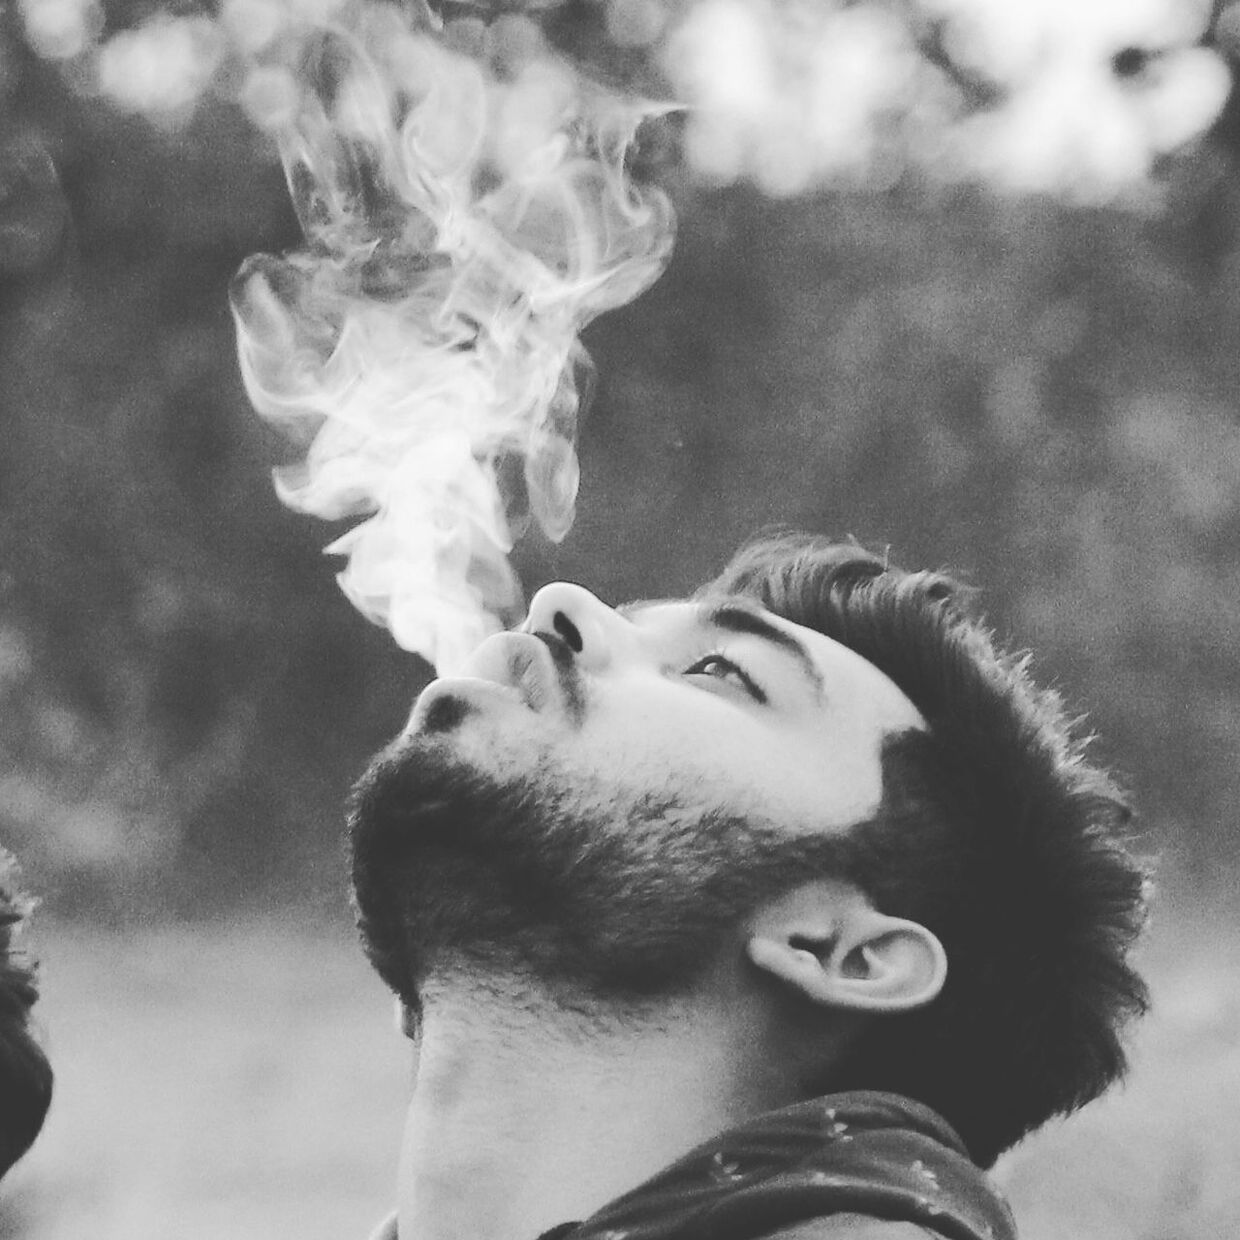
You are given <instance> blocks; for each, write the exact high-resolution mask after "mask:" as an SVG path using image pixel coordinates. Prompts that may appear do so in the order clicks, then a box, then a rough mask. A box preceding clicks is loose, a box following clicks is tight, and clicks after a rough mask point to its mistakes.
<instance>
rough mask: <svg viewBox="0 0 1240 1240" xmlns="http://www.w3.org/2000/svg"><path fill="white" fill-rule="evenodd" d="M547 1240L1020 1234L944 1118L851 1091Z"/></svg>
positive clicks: (751, 1134)
mask: <svg viewBox="0 0 1240 1240" xmlns="http://www.w3.org/2000/svg"><path fill="white" fill-rule="evenodd" d="M384 1235H387V1236H389V1237H395V1226H394V1225H393V1226H392V1227H391V1230H390V1231H388V1232H383V1231H381V1232H380V1233H379V1236H380V1237H382V1236H384ZM410 1240H416V1237H412V1238H410ZM513 1240H522V1238H521V1237H513ZM540 1240H1016V1229H1015V1225H1014V1223H1013V1221H1012V1215H1011V1213H1010V1211H1009V1210H1008V1208H1007V1205H1006V1204H1005V1203H1004V1201H1003V1199H1002V1198H1001V1197H1000V1196H999V1194H998V1193H997V1192H996V1190H995V1189H994V1187H993V1186H992V1185H991V1184H990V1182H989V1180H987V1178H986V1176H985V1174H984V1173H983V1172H982V1171H981V1170H980V1169H979V1168H978V1167H977V1166H976V1165H974V1163H973V1162H972V1161H971V1160H970V1159H969V1157H968V1155H967V1154H966V1153H965V1150H964V1146H963V1144H962V1143H961V1141H960V1138H959V1137H957V1136H956V1134H955V1133H954V1132H953V1131H952V1129H951V1128H950V1127H948V1125H947V1124H946V1123H945V1122H944V1121H943V1120H942V1119H940V1118H939V1116H938V1115H936V1114H935V1113H934V1112H933V1111H931V1110H929V1109H928V1108H926V1107H923V1106H921V1105H920V1104H919V1103H916V1102H911V1101H910V1100H909V1099H907V1098H901V1097H898V1096H896V1095H895V1094H880V1093H849V1094H832V1095H830V1096H828V1097H824V1098H816V1099H814V1100H812V1101H810V1102H802V1103H798V1104H797V1105H795V1106H791V1107H786V1108H785V1109H783V1110H781V1111H773V1112H771V1113H770V1114H767V1115H761V1116H758V1117H757V1118H756V1119H753V1120H750V1121H749V1122H747V1123H745V1124H742V1125H740V1126H739V1127H737V1128H733V1129H731V1130H730V1131H728V1132H725V1133H722V1134H721V1135H720V1136H718V1137H715V1138H714V1139H713V1140H711V1141H708V1142H706V1144H704V1145H700V1146H698V1148H697V1149H695V1150H693V1151H691V1152H690V1153H688V1154H686V1155H685V1157H684V1158H681V1159H679V1160H678V1161H676V1162H674V1163H673V1164H672V1165H671V1166H670V1167H668V1168H667V1169H666V1170H665V1171H663V1172H661V1173H660V1174H658V1175H656V1176H655V1177H654V1178H653V1179H650V1180H647V1181H646V1182H645V1183H644V1184H642V1185H639V1186H638V1187H637V1188H635V1189H633V1191H632V1192H629V1193H626V1194H625V1195H624V1196H623V1197H619V1198H617V1199H616V1200H615V1201H613V1202H612V1203H611V1204H610V1205H607V1206H604V1207H603V1209H602V1210H600V1211H599V1212H598V1213H597V1214H595V1215H593V1216H592V1217H591V1218H588V1219H586V1220H585V1221H584V1222H577V1223H564V1224H562V1225H561V1226H559V1227H555V1228H553V1229H552V1230H551V1231H549V1232H547V1233H545V1234H544V1235H543V1236H542V1237H541V1238H540Z"/></svg>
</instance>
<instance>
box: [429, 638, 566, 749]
mask: <svg viewBox="0 0 1240 1240" xmlns="http://www.w3.org/2000/svg"><path fill="white" fill-rule="evenodd" d="M558 642H559V639H558V638H556V637H553V636H551V637H545V636H544V635H543V634H533V633H497V634H496V635H495V636H494V637H489V638H488V639H487V640H486V641H485V642H483V643H482V645H481V646H479V647H478V649H477V650H476V651H474V653H473V654H472V655H471V656H470V657H469V659H468V660H467V661H466V662H465V664H464V666H463V667H462V668H461V670H460V672H459V673H458V674H457V675H454V676H445V677H442V678H440V679H439V680H434V681H432V682H431V683H430V684H429V685H428V686H427V687H426V689H425V690H424V691H423V692H422V694H421V696H420V697H419V698H418V701H417V704H416V705H415V707H414V712H413V715H412V717H411V718H410V721H409V722H410V727H411V728H413V729H414V730H418V731H431V732H442V731H451V730H452V728H453V727H455V726H456V724H458V723H459V722H460V721H461V720H462V719H464V718H465V717H466V716H468V715H470V714H472V713H474V711H475V710H477V709H479V708H481V707H482V706H484V705H485V702H486V701H487V700H488V699H491V700H494V696H495V692H496V690H499V691H500V693H501V694H502V695H503V696H504V697H508V698H510V699H511V698H514V697H515V698H517V699H518V700H519V701H520V702H521V703H522V705H524V706H525V707H526V708H527V709H529V710H532V711H535V712H542V711H547V710H556V709H564V708H566V707H567V706H568V705H569V704H570V702H569V699H570V697H571V696H572V695H571V694H570V693H568V691H567V687H566V685H565V680H566V679H567V678H566V677H565V676H562V675H561V672H560V668H559V666H558V660H557V658H556V650H555V645H556V644H557V643H558ZM565 651H566V653H567V648H565Z"/></svg>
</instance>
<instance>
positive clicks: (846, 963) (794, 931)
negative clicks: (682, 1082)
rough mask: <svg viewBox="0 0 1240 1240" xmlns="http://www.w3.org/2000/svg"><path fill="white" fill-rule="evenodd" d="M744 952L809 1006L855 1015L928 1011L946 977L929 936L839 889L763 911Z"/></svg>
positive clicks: (809, 891)
mask: <svg viewBox="0 0 1240 1240" xmlns="http://www.w3.org/2000/svg"><path fill="white" fill-rule="evenodd" d="M745 948H746V954H747V955H748V957H749V960H750V962H751V963H752V964H754V965H755V966H756V967H757V968H759V969H761V970H762V971H763V972H765V973H766V974H768V975H769V976H771V977H774V978H776V979H777V980H778V981H780V982H782V983H783V984H785V985H786V986H790V987H792V988H793V989H794V990H796V991H799V992H800V993H801V994H802V995H803V996H804V997H805V998H807V999H809V1000H810V1001H811V1002H813V1003H817V1004H820V1005H822V1006H823V1007H832V1008H841V1009H844V1010H847V1011H853V1012H870V1013H873V1014H875V1015H877V1014H879V1013H883V1012H906V1011H909V1010H911V1009H913V1008H917V1007H923V1006H924V1005H925V1004H927V1003H929V1002H931V1000H933V999H934V998H935V997H936V996H937V995H938V993H939V992H940V991H941V990H942V989H943V983H944V981H945V980H946V978H947V953H946V952H945V951H944V950H943V945H942V943H940V942H939V940H938V937H937V936H936V935H935V934H934V933H933V932H932V931H930V930H927V929H926V927H925V926H923V925H920V924H919V923H917V922H915V921H908V920H906V919H905V918H902V917H890V916H888V915H887V914H886V913H880V912H878V911H877V910H876V909H874V908H872V907H871V906H870V904H869V903H868V901H866V900H865V899H864V898H863V897H862V896H861V895H860V893H858V892H857V891H856V889H855V888H851V887H848V886H845V885H842V884H841V885H837V884H827V883H813V884H808V885H807V886H805V887H802V888H798V890H797V891H795V892H793V893H792V894H791V895H790V896H787V897H785V898H783V899H781V900H778V901H776V902H774V903H773V904H771V905H768V906H767V907H766V908H764V909H761V910H760V911H759V912H758V913H757V914H756V915H755V917H754V919H753V923H752V927H751V932H750V936H749V938H748V940H747V941H746V945H745Z"/></svg>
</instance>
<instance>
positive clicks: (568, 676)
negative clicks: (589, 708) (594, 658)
mask: <svg viewBox="0 0 1240 1240" xmlns="http://www.w3.org/2000/svg"><path fill="white" fill-rule="evenodd" d="M532 636H534V637H537V638H538V640H539V641H540V642H542V643H543V645H544V646H546V647H547V649H548V650H549V651H550V652H551V665H552V667H553V668H554V669H555V677H556V682H557V685H558V687H559V690H560V695H561V697H562V699H563V701H564V708H565V710H566V712H567V714H568V717H569V720H570V721H571V722H572V723H573V725H574V726H579V725H580V724H581V721H582V720H583V719H584V718H585V707H586V695H585V686H584V684H583V683H582V679H581V672H580V671H579V670H578V667H577V659H576V656H575V654H574V652H573V648H572V647H571V646H570V645H569V644H568V642H566V641H565V640H564V638H562V637H561V636H560V635H559V633H548V632H547V631H546V630H545V629H535V630H534V632H533V633H532Z"/></svg>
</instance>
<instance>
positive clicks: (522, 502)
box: [232, 8, 673, 673]
mask: <svg viewBox="0 0 1240 1240" xmlns="http://www.w3.org/2000/svg"><path fill="white" fill-rule="evenodd" d="M468 29H469V33H470V38H471V41H472V43H473V45H474V46H473V47H472V48H471V49H469V50H468V51H466V50H456V49H455V48H454V47H453V46H451V45H450V43H451V40H450V38H447V37H445V32H444V30H443V29H442V28H440V27H439V23H438V22H437V21H436V20H435V19H434V18H433V17H432V16H431V15H430V14H429V13H427V14H423V15H422V16H421V17H420V18H418V19H416V20H412V21H411V20H410V19H409V18H408V17H407V16H403V15H400V14H398V13H397V12H396V11H395V10H391V9H386V8H382V9H380V8H370V9H366V10H364V11H361V12H360V13H359V14H358V15H357V16H356V17H355V18H354V19H352V20H350V21H349V22H348V23H347V24H344V23H341V24H340V25H338V26H335V27H333V28H331V29H325V30H318V31H316V32H314V33H313V34H312V35H307V36H305V37H304V38H303V39H302V40H300V42H299V46H298V47H297V49H296V53H295V59H289V60H287V62H286V63H287V65H288V67H289V68H290V69H291V72H289V73H288V74H287V75H286V80H287V83H288V85H289V90H288V92H287V93H288V96H289V99H288V103H287V106H286V107H285V109H284V114H283V115H282V116H281V117H280V120H279V123H278V124H277V125H276V126H274V128H275V130H276V136H277V139H278V142H279V147H280V152H281V157H282V159H283V163H284V168H285V172H286V176H287V179H288V185H289V189H290V192H291V194H292V198H293V202H294V205H295V207H296V211H297V215H298V218H299V220H300V223H301V226H302V229H303V231H304V234H305V240H306V244H305V246H304V248H302V249H300V250H298V251H296V252H294V253H291V254H287V255H284V256H282V257H273V256H271V255H257V256H255V257H253V258H251V259H250V260H249V261H248V262H247V263H246V264H245V266H244V267H243V268H242V270H241V271H240V272H239V273H238V276H237V279H236V281H235V283H234V288H233V295H232V305H233V312H234V316H235V319H236V323H237V334H238V347H239V352H240V359H241V367H242V372H243V374H244V377H245V382H246V387H247V390H248V392H249V395H250V398H251V400H252V401H253V403H254V405H255V407H256V408H257V409H258V411H259V412H260V413H261V414H262V415H263V416H264V417H266V418H269V419H271V420H272V421H273V422H276V423H278V424H280V425H281V426H282V427H284V428H285V429H286V430H287V431H288V432H289V433H290V435H291V436H292V437H293V438H294V439H295V440H296V441H297V443H298V444H299V445H301V446H303V447H304V449H305V452H304V456H303V457H302V458H301V459H300V460H298V461H296V462H295V463H293V464H290V465H286V466H283V467H281V468H280V469H278V470H277V471H276V487H277V490H278V492H279V494H280V497H281V498H282V499H283V500H284V502H285V503H287V504H289V505H290V506H292V507H294V508H297V509H300V510H301V511H304V512H309V513H313V514H314V515H316V516H319V517H323V518H327V519H329V520H336V519H341V518H361V520H360V521H359V522H358V523H357V524H355V525H354V526H353V527H352V528H351V529H349V530H348V532H347V533H345V534H344V535H343V536H342V537H340V538H338V539H337V540H336V541H335V542H333V543H332V544H331V545H330V546H329V547H328V548H327V550H328V551H329V552H333V553H337V554H342V555H347V556H348V564H347V566H346V567H345V569H344V571H343V572H342V573H341V574H340V578H339V580H340V584H341V586H342V588H343V589H344V591H345V593H346V594H347V595H348V597H349V598H350V599H351V600H352V602H353V603H354V604H355V605H356V606H357V607H358V608H359V609H360V610H361V611H362V612H364V613H365V614H366V615H367V616H369V617H370V618H371V619H373V620H375V621H378V622H380V623H382V624H385V625H387V626H388V627H389V628H390V629H391V631H392V633H393V635H394V637H395V638H396V640H397V641H398V642H399V643H400V645H401V646H403V647H405V648H406V649H408V650H411V651H416V652H417V653H419V654H421V655H423V656H424V657H425V658H426V659H428V660H429V661H430V662H432V663H433V664H435V665H436V667H437V668H438V670H439V671H440V672H441V673H442V672H444V671H447V670H450V669H451V668H452V667H453V666H454V665H456V664H457V663H458V662H459V660H460V659H461V658H463V657H464V655H466V654H467V653H468V652H469V651H470V650H471V649H473V647H474V646H475V645H476V644H477V643H478V642H479V641H480V640H481V639H482V638H483V637H485V636H486V635H487V634H488V633H490V632H493V631H495V630H497V629H498V628H500V627H501V626H502V625H503V624H504V623H506V622H508V621H510V620H511V619H512V618H513V616H514V615H516V614H518V613H519V611H520V609H521V604H522V599H521V589H520V585H519V583H518V581H517V579H516V576H515V573H514V572H513V570H512V568H511V566H510V565H509V562H508V558H507V557H508V553H509V551H510V550H511V549H512V546H513V542H514V540H515V539H516V538H518V537H520V535H521V534H522V532H523V531H524V529H525V528H526V527H527V525H528V524H529V523H530V522H531V520H532V521H535V522H537V524H538V525H539V526H540V527H541V528H542V530H543V531H544V532H545V533H546V535H547V536H548V537H549V538H551V539H554V540H559V539H561V538H562V537H563V536H564V535H565V533H567V531H568V529H569V527H570V525H571V524H572V520H573V514H574V504H575V500H576V494H577V482H578V467H577V457H576V448H575V443H576V426H577V417H578V412H579V408H580V404H581V387H582V379H583V376H584V375H586V374H587V373H588V369H587V367H588V359H587V358H586V355H585V352H584V350H583V349H582V346H581V344H580V343H579V341H578V335H579V333H580V331H581V329H582V328H583V327H584V326H585V325H586V324H587V323H588V322H589V321H590V320H591V319H592V318H594V316H596V315H598V314H601V313H602V312H604V311H606V310H609V309H611V308H613V307H616V306H620V305H622V304H624V303H625V302H627V301H629V300H631V299H632V298H634V297H636V296H637V295H638V294H639V293H640V292H642V291H643V290H644V289H645V288H647V287H648V286H649V285H650V284H651V283H652V282H653V281H654V280H655V279H657V277H658V276H659V274H660V273H661V271H662V270H663V268H664V266H665V265H666V261H667V259H668V257H669V254H670V251H671V244H672V234H673V222H672V215H671V211H670V208H669V206H668V203H667V200H666V198H665V197H664V196H663V195H662V194H660V193H658V192H657V191H653V190H650V189H644V190H643V189H640V188H639V187H637V186H636V185H635V184H634V183H633V181H632V180H631V179H630V177H629V176H628V173H627V172H626V168H625V160H626V156H627V154H628V152H629V149H630V146H631V144H632V141H633V138H634V134H635V132H636V130H637V127H638V125H639V124H640V123H641V122H642V121H643V120H644V119H645V118H647V117H649V116H650V115H652V114H653V113H655V112H656V111H660V110H661V109H657V108H655V107H654V106H653V105H650V104H648V103H644V102H641V101H637V100H633V99H628V98H620V97H617V96H615V95H612V94H609V93H608V92H606V91H604V90H603V89H602V88H600V87H598V86H595V85H593V84H590V83H588V82H587V81H585V80H584V79H583V78H582V77H581V75H580V74H578V73H577V72H576V71H575V70H574V69H573V68H572V67H571V66H569V65H568V64H566V63H565V62H564V61H563V60H562V59H558V58H555V57H553V56H552V55H551V54H550V52H549V51H548V50H547V48H546V45H545V44H544V43H543V42H542V40H541V36H540V35H539V33H538V29H537V27H536V26H534V25H533V23H531V22H530V21H528V20H527V19H525V18H520V17H508V18H505V19H501V20H500V21H499V22H497V23H496V24H494V25H492V26H491V27H484V26H482V25H481V23H478V22H471V23H469V26H468ZM447 33H448V35H449V36H450V35H451V33H452V32H451V30H449V31H448V32H447ZM456 42H458V43H460V42H462V40H461V39H459V38H458V39H457V40H456Z"/></svg>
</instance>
